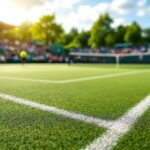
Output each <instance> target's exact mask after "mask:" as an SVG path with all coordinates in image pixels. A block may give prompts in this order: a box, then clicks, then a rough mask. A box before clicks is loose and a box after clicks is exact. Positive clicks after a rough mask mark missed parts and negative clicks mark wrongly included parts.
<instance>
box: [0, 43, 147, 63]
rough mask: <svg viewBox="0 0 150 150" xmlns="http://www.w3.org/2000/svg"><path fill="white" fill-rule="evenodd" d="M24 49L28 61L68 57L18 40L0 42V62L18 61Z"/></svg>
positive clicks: (139, 48)
mask: <svg viewBox="0 0 150 150" xmlns="http://www.w3.org/2000/svg"><path fill="white" fill-rule="evenodd" d="M23 50H25V51H26V52H27V54H28V56H27V61H28V62H49V63H51V62H66V61H68V57H67V56H66V57H65V54H64V53H61V54H59V50H58V51H51V49H50V48H49V47H47V46H43V45H39V44H33V43H31V44H26V43H25V44H20V43H19V42H14V43H9V42H1V43H0V62H20V52H21V51H23ZM72 52H82V53H102V54H118V53H119V54H129V53H130V54H134V53H145V52H147V53H150V45H148V46H131V47H124V48H123V47H122V48H121V47H116V48H99V49H73V50H72Z"/></svg>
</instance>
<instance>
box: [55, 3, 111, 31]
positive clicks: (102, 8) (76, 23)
mask: <svg viewBox="0 0 150 150" xmlns="http://www.w3.org/2000/svg"><path fill="white" fill-rule="evenodd" d="M108 8H109V4H107V3H100V4H98V5H96V6H93V7H92V6H90V5H83V6H79V7H78V9H77V11H74V12H72V13H69V14H68V16H66V17H65V18H63V19H62V18H61V17H59V19H58V21H59V22H61V23H62V24H63V26H64V28H65V29H66V31H69V30H70V29H71V28H72V27H76V28H78V29H79V30H82V29H84V30H87V29H90V27H91V25H92V23H93V22H94V21H95V20H96V19H97V18H98V16H99V15H101V14H103V13H105V12H107V10H108Z"/></svg>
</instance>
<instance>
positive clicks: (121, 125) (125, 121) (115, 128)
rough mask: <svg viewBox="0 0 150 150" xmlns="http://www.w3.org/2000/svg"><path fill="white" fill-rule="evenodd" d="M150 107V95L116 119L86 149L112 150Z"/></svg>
mask: <svg viewBox="0 0 150 150" xmlns="http://www.w3.org/2000/svg"><path fill="white" fill-rule="evenodd" d="M149 107H150V96H148V97H146V98H145V99H144V100H143V101H141V102H140V103H138V104H137V105H136V106H135V107H133V108H131V109H130V110H129V111H128V112H127V113H125V115H123V116H122V117H121V118H119V119H118V120H116V121H115V123H114V125H112V127H111V128H110V129H108V130H107V132H106V133H104V134H103V135H101V137H99V138H97V139H96V140H95V141H94V142H93V143H91V144H90V145H89V146H87V147H86V148H85V150H111V149H112V148H113V147H114V146H115V145H116V144H117V141H118V140H119V139H120V138H121V137H122V136H123V135H124V134H125V133H126V132H128V131H129V130H130V128H131V127H132V126H133V124H134V123H135V122H136V121H137V119H138V118H139V117H140V116H142V114H143V113H144V112H145V111H146V110H147V109H148V108H149Z"/></svg>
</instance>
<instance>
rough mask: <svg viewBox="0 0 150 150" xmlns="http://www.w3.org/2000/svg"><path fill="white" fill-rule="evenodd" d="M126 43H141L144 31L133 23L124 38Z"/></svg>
mask: <svg viewBox="0 0 150 150" xmlns="http://www.w3.org/2000/svg"><path fill="white" fill-rule="evenodd" d="M124 40H125V42H132V43H139V42H141V40H142V30H141V28H140V26H139V25H138V24H137V23H136V22H133V23H132V24H131V25H129V26H128V27H127V31H126V34H125V37H124Z"/></svg>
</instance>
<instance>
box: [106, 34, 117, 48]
mask: <svg viewBox="0 0 150 150" xmlns="http://www.w3.org/2000/svg"><path fill="white" fill-rule="evenodd" d="M105 42H106V45H107V46H113V45H114V44H115V34H114V33H112V34H109V35H107V36H106V38H105Z"/></svg>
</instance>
